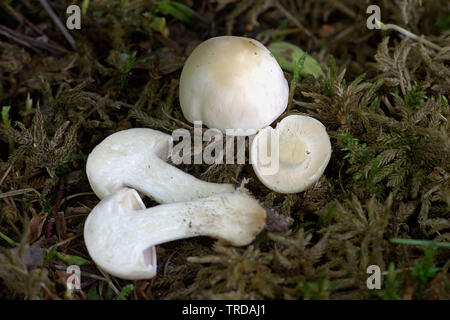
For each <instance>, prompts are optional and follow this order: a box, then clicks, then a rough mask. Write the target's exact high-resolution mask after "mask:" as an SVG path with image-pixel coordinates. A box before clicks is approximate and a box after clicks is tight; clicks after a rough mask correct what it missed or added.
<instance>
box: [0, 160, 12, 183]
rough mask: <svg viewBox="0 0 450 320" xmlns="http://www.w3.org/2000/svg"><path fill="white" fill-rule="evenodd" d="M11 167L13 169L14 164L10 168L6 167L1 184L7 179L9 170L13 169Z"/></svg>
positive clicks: (0, 180)
mask: <svg viewBox="0 0 450 320" xmlns="http://www.w3.org/2000/svg"><path fill="white" fill-rule="evenodd" d="M11 169H12V164H11V165H10V166H9V167H8V169H6V172H5V174H4V175H3V177H2V178H1V179H0V186H1V185H2V183H3V181H5V179H6V177H7V176H8V174H9V172H10V171H11Z"/></svg>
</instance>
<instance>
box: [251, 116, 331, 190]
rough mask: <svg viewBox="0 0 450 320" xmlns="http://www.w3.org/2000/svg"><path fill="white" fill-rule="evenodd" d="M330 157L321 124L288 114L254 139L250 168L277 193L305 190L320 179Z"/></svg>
mask: <svg viewBox="0 0 450 320" xmlns="http://www.w3.org/2000/svg"><path fill="white" fill-rule="evenodd" d="M330 157H331V143H330V138H329V137H328V134H327V131H326V129H325V127H324V125H323V124H322V123H321V122H320V121H318V120H316V119H314V118H311V117H307V116H301V115H291V116H288V117H286V118H284V119H283V120H281V121H280V122H279V123H278V124H277V126H276V128H275V129H273V128H272V127H266V128H264V129H262V130H261V131H260V132H259V133H258V134H257V135H256V136H255V138H254V139H253V142H252V145H251V158H252V165H253V169H254V171H255V173H256V175H257V176H258V178H259V179H260V181H261V182H262V183H263V184H264V185H265V186H266V187H268V188H269V189H271V190H273V191H276V192H280V193H297V192H301V191H304V190H305V189H307V188H308V187H310V186H311V185H312V184H313V183H315V182H316V181H317V180H319V178H320V176H321V175H322V174H323V172H324V171H325V168H326V166H327V165H328V162H329V160H330Z"/></svg>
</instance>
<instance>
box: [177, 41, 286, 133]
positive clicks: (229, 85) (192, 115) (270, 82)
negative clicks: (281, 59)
mask: <svg viewBox="0 0 450 320" xmlns="http://www.w3.org/2000/svg"><path fill="white" fill-rule="evenodd" d="M288 97H289V86H288V83H287V81H286V79H285V77H284V74H283V71H282V70H281V67H280V65H279V64H278V62H277V61H276V59H275V58H274V57H273V55H272V54H271V53H270V51H269V50H268V49H267V48H266V47H265V46H264V45H263V44H261V43H260V42H258V41H257V40H254V39H250V38H244V37H234V36H223V37H215V38H211V39H208V40H206V41H204V42H202V43H201V44H200V45H199V46H197V47H196V48H195V49H194V51H193V52H192V53H191V55H190V56H189V57H188V59H187V60H186V63H185V64H184V67H183V70H182V72H181V77H180V105H181V109H182V111H183V114H184V116H185V118H186V119H187V120H188V121H190V122H192V123H193V122H194V121H202V122H203V123H204V124H205V125H206V126H208V127H209V128H215V129H219V130H221V131H223V132H227V134H230V135H251V134H254V133H255V132H251V130H253V131H257V130H259V129H261V128H263V127H265V126H267V125H269V124H271V123H272V122H273V121H274V120H275V119H277V118H278V117H279V116H280V114H282V113H283V112H284V110H285V109H286V107H287V103H288ZM227 129H239V131H238V130H236V131H234V133H233V132H232V131H233V130H227ZM241 130H249V131H250V132H247V133H246V132H245V131H244V132H242V131H241Z"/></svg>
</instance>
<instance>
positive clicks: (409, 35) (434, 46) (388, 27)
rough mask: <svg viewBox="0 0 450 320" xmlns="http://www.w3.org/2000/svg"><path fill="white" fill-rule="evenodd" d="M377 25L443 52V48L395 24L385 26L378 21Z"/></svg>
mask: <svg viewBox="0 0 450 320" xmlns="http://www.w3.org/2000/svg"><path fill="white" fill-rule="evenodd" d="M376 24H377V25H378V26H379V27H380V28H381V30H395V31H397V32H400V33H401V34H403V35H405V36H407V37H408V38H411V39H413V40H416V41H421V42H422V43H423V44H425V45H427V46H429V47H430V48H433V49H434V50H437V51H441V50H442V48H441V47H439V46H438V45H436V44H434V43H433V42H431V41H428V40H427V39H423V38H420V37H419V36H417V35H415V34H414V33H412V32H410V31H408V30H406V29H403V28H402V27H399V26H397V25H395V24H391V23H387V24H384V23H383V22H381V21H379V20H376Z"/></svg>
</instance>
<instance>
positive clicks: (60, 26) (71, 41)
mask: <svg viewBox="0 0 450 320" xmlns="http://www.w3.org/2000/svg"><path fill="white" fill-rule="evenodd" d="M39 2H40V3H41V5H42V6H43V7H44V9H45V11H47V13H48V14H49V16H50V18H52V20H53V22H54V23H55V24H56V26H57V27H58V29H59V30H60V31H61V32H62V34H63V35H64V37H65V38H66V39H67V41H68V42H69V44H70V46H71V47H72V49H73V50H77V46H76V44H75V40H74V39H73V38H72V36H71V35H70V33H69V32H68V31H67V29H66V27H65V26H64V24H63V23H62V22H61V20H60V19H59V18H58V16H57V15H56V13H55V11H54V10H53V8H52V7H51V6H50V5H49V4H48V2H47V0H39Z"/></svg>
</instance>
